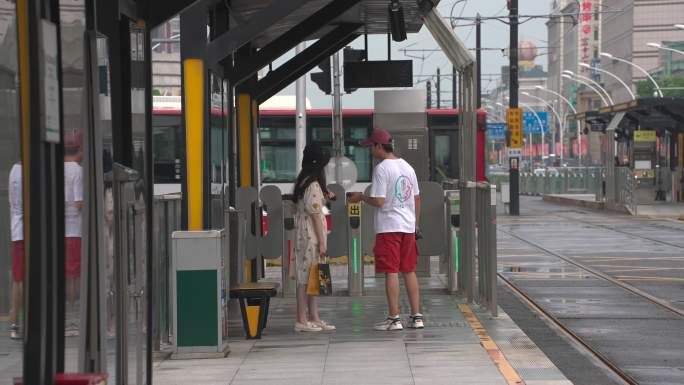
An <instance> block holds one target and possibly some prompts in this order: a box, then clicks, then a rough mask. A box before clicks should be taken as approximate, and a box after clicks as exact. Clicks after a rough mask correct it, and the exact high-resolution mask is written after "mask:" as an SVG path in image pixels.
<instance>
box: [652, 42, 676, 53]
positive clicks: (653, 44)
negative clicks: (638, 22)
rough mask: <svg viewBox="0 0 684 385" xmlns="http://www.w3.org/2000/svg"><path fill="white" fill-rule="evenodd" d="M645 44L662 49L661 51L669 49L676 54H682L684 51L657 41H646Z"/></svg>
mask: <svg viewBox="0 0 684 385" xmlns="http://www.w3.org/2000/svg"><path fill="white" fill-rule="evenodd" d="M646 45H647V46H649V47H653V48H657V49H662V50H663V51H670V52H675V53H678V54H682V55H684V51H680V50H678V49H674V48H670V47H665V46H664V45H662V44H659V43H646Z"/></svg>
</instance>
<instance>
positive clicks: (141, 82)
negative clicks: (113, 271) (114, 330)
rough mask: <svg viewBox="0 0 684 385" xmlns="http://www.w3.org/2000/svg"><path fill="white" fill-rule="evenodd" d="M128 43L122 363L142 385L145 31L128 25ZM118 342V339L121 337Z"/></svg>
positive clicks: (144, 346) (146, 183)
mask: <svg viewBox="0 0 684 385" xmlns="http://www.w3.org/2000/svg"><path fill="white" fill-rule="evenodd" d="M130 29H131V33H130V39H131V51H130V52H131V63H130V65H131V68H130V71H131V122H130V124H131V134H132V137H133V143H131V145H132V152H131V153H132V155H133V159H132V160H133V162H132V168H133V169H135V170H136V171H137V172H138V175H139V176H140V177H139V179H138V181H137V182H136V183H135V194H134V198H133V199H131V200H126V201H125V202H123V204H124V205H125V206H124V207H122V212H123V213H124V216H123V218H122V221H123V225H124V227H123V228H124V229H125V231H127V244H126V246H127V252H126V253H125V258H126V261H125V264H122V266H123V268H124V269H125V271H124V272H123V273H124V274H123V275H122V277H123V279H124V280H125V282H124V285H125V287H126V290H125V291H124V292H122V294H123V295H126V296H127V297H126V301H127V306H126V311H127V314H124V317H125V318H123V319H122V320H125V322H126V324H125V330H126V334H125V335H124V336H123V338H126V345H127V351H125V352H123V353H124V355H125V356H124V360H126V361H127V365H128V373H127V374H128V383H129V384H132V385H141V384H143V383H144V380H145V377H146V371H147V365H146V361H147V358H146V357H147V352H146V350H147V343H146V341H147V336H146V335H147V301H148V298H147V293H148V292H149V290H147V267H146V265H147V262H148V261H147V257H146V252H147V250H146V245H147V240H146V239H145V237H146V234H147V232H146V228H147V223H146V221H145V211H146V210H147V208H149V207H150V205H151V202H150V204H148V202H146V201H145V191H146V190H147V189H148V188H152V185H151V184H150V181H149V180H148V178H150V177H151V175H146V174H145V159H146V154H145V151H146V149H145V129H146V121H145V108H146V104H145V103H146V102H145V85H146V83H147V82H146V79H145V66H144V62H145V33H144V32H145V31H144V29H142V28H140V27H139V26H138V25H137V24H136V23H130ZM120 338H121V336H120Z"/></svg>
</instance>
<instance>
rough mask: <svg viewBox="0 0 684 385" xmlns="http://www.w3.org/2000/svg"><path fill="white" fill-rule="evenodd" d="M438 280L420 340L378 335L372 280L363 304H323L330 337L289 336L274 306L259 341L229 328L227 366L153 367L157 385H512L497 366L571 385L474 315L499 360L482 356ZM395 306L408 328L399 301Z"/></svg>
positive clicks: (502, 323) (341, 300) (380, 304)
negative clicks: (330, 325)
mask: <svg viewBox="0 0 684 385" xmlns="http://www.w3.org/2000/svg"><path fill="white" fill-rule="evenodd" d="M433 265H434V264H433ZM443 278H444V277H442V276H440V275H439V274H434V275H433V276H432V277H431V278H421V285H422V286H423V287H426V288H429V287H431V289H428V290H426V291H425V292H424V293H423V296H422V298H421V306H422V310H423V313H424V315H425V317H426V328H425V329H424V330H410V329H405V330H403V331H398V332H377V331H374V330H373V324H374V323H375V322H378V321H380V320H382V319H383V318H384V317H385V315H386V313H385V312H386V305H385V296H384V290H383V287H384V284H383V280H382V279H379V278H368V279H367V281H368V282H367V283H368V285H367V286H368V288H369V289H368V291H367V293H366V295H365V296H364V297H359V298H351V297H347V296H334V297H327V298H321V300H320V314H321V317H322V318H323V319H325V320H327V321H330V322H332V323H334V324H335V325H336V326H337V331H335V332H330V333H311V334H301V333H300V334H298V333H295V332H294V331H293V325H294V319H295V301H294V299H292V298H275V299H274V300H273V301H272V303H271V311H270V318H269V321H268V327H267V329H266V330H265V331H264V335H263V339H261V340H258V341H253V340H252V341H247V340H245V339H244V338H243V337H242V336H243V332H242V328H241V323H240V322H241V321H240V320H239V319H237V318H233V319H231V320H230V338H231V340H230V348H231V353H230V354H229V355H228V357H226V358H225V359H207V360H185V361H175V360H166V361H163V362H158V363H156V364H155V372H154V376H155V384H169V385H175V384H178V385H180V384H186V383H193V384H249V385H251V384H288V385H289V384H345V385H346V384H425V385H439V384H473V385H496V384H502V385H504V384H507V383H510V382H507V380H506V377H505V376H504V375H503V374H502V371H501V370H499V368H498V367H497V363H495V358H496V360H497V361H496V362H499V363H500V361H501V357H505V361H506V362H508V363H509V364H510V366H511V367H512V368H513V369H514V373H517V375H518V376H520V378H521V379H522V380H524V381H525V383H526V384H530V385H535V384H536V385H542V384H548V385H570V384H571V382H569V381H568V380H567V379H566V378H565V377H564V375H563V374H562V373H561V372H560V371H559V370H558V369H557V368H556V367H555V365H554V364H553V363H552V362H551V361H550V360H549V359H548V358H547V357H546V356H545V355H544V354H543V353H542V352H541V351H540V350H539V349H538V348H537V346H536V345H535V344H534V343H533V342H532V341H531V340H530V339H529V338H528V337H527V336H526V335H525V334H524V333H523V332H522V331H521V330H520V329H519V328H518V327H517V326H516V325H515V323H514V322H512V321H511V319H510V318H509V317H508V316H507V315H506V314H505V312H502V313H501V314H500V316H499V317H498V318H496V319H492V318H491V317H490V316H489V315H488V314H487V313H485V312H482V311H480V310H479V308H478V307H477V306H471V309H472V310H473V312H474V314H475V315H476V317H477V320H478V321H479V322H480V323H481V324H482V326H483V327H484V328H485V329H486V331H487V332H488V334H489V336H491V339H492V340H493V341H494V342H495V343H496V345H497V346H498V349H499V353H496V352H493V351H489V350H487V349H485V348H484V347H483V343H482V340H481V339H480V338H479V337H478V335H477V334H476V333H475V332H474V331H473V328H472V327H471V324H470V323H469V321H468V320H466V318H465V316H464V313H463V312H462V311H461V310H460V309H459V304H462V303H463V298H462V297H460V296H455V295H447V294H444V291H443V290H438V289H437V287H439V286H440V285H443ZM442 287H443V286H442ZM401 306H402V309H403V310H404V312H403V313H402V314H403V316H402V318H403V319H406V318H407V316H406V314H405V313H406V310H407V309H408V304H407V303H406V298H405V295H404V293H403V291H402V304H401ZM236 313H237V312H233V314H234V315H237V314H236ZM509 374H510V373H509ZM188 381H190V382H188Z"/></svg>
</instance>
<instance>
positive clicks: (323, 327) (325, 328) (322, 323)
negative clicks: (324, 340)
mask: <svg viewBox="0 0 684 385" xmlns="http://www.w3.org/2000/svg"><path fill="white" fill-rule="evenodd" d="M311 323H312V324H314V325H315V326H318V327H319V328H321V330H323V331H326V332H328V331H331V330H336V329H337V328H336V327H335V325H329V324H327V323H326V322H325V321H318V322H315V321H312V322H311Z"/></svg>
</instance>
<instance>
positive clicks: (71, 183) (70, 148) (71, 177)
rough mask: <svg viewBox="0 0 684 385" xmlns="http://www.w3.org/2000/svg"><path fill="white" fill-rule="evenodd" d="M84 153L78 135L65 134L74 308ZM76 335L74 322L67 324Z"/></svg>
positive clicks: (72, 304) (69, 270)
mask: <svg viewBox="0 0 684 385" xmlns="http://www.w3.org/2000/svg"><path fill="white" fill-rule="evenodd" d="M82 160H83V150H82V146H81V136H80V135H79V134H78V133H72V134H65V135H64V203H65V204H64V236H65V240H64V241H65V242H64V243H65V246H66V261H65V262H66V263H65V267H66V271H65V274H66V279H67V281H66V294H67V305H69V307H70V308H71V309H69V308H68V309H67V312H69V310H72V311H76V314H78V311H77V309H74V307H75V305H76V301H77V300H78V298H79V286H80V277H81V211H82V209H83V168H82V167H81V164H80V163H81V161H82ZM67 329H70V330H71V331H72V333H73V334H76V329H77V328H76V325H75V322H72V324H71V325H67Z"/></svg>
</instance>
